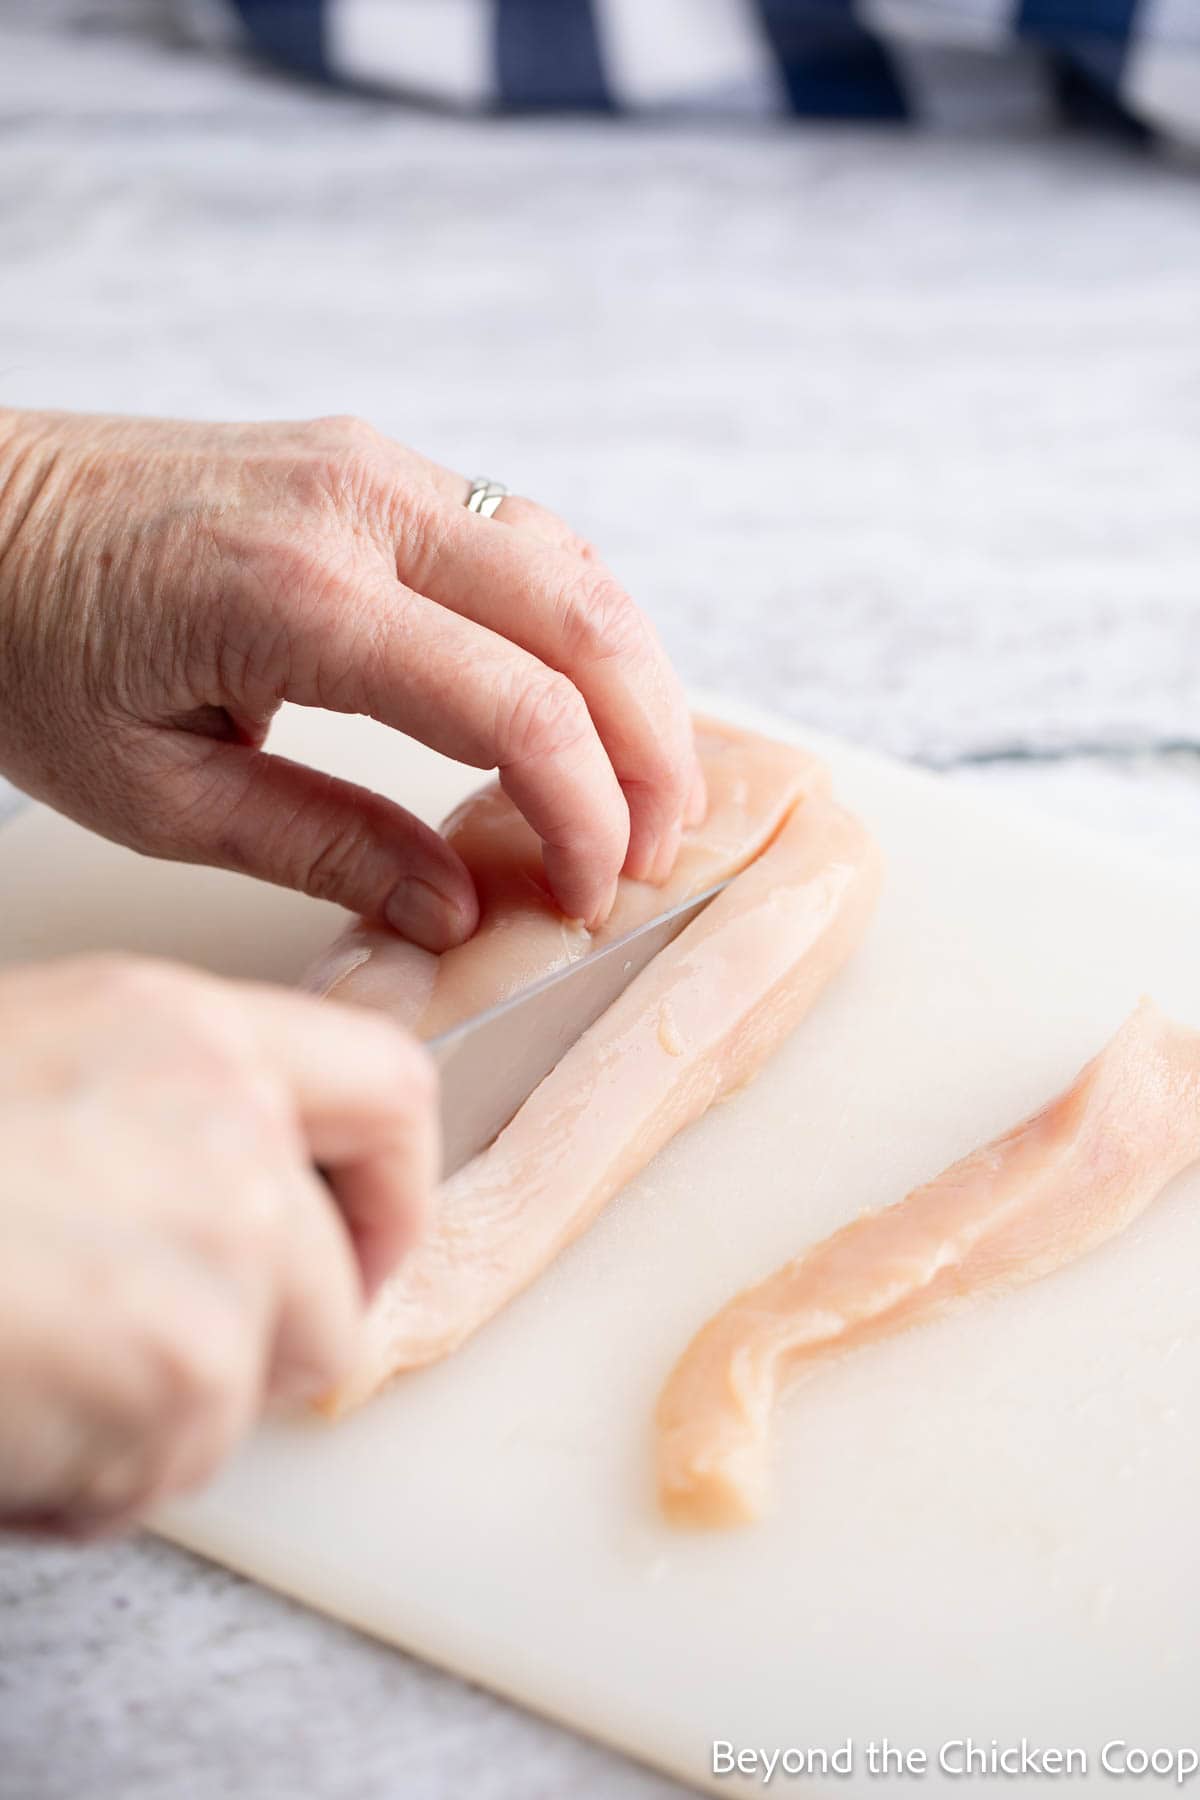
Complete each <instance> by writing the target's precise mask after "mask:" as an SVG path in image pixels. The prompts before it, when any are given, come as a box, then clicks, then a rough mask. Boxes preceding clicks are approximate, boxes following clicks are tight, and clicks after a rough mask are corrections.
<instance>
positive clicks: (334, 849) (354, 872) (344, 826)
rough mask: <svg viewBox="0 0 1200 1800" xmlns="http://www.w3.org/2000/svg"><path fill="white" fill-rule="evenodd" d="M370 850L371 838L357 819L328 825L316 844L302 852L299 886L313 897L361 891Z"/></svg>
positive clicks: (369, 860)
mask: <svg viewBox="0 0 1200 1800" xmlns="http://www.w3.org/2000/svg"><path fill="white" fill-rule="evenodd" d="M373 851H374V842H373V839H372V837H371V835H370V833H369V832H368V831H367V830H365V829H364V827H363V825H362V824H361V823H360V822H359V821H358V820H357V819H354V818H349V819H346V820H343V821H339V822H338V823H337V824H336V825H334V826H332V827H328V826H327V827H326V828H325V829H324V830H323V831H322V833H321V835H320V838H319V840H318V841H317V843H316V844H315V845H312V846H309V847H307V848H306V849H305V850H304V851H302V852H301V861H300V867H299V870H298V874H299V885H300V887H301V888H302V890H303V892H304V893H306V894H308V895H309V896H310V897H311V898H312V899H314V900H337V899H338V898H339V897H340V896H341V895H343V894H348V893H351V892H354V893H360V892H361V889H362V877H363V876H364V874H365V873H366V871H367V869H368V867H369V865H370V863H371V861H372V856H373Z"/></svg>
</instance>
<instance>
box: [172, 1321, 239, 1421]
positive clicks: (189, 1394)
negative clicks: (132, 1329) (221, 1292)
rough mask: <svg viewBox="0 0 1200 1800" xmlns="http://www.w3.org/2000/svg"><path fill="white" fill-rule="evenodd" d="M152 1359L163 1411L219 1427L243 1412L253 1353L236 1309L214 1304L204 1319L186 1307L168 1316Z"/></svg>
mask: <svg viewBox="0 0 1200 1800" xmlns="http://www.w3.org/2000/svg"><path fill="white" fill-rule="evenodd" d="M151 1360H152V1363H153V1374H154V1377H155V1383H156V1390H157V1395H158V1401H159V1411H160V1413H161V1414H162V1415H164V1416H165V1417H167V1418H169V1419H171V1420H176V1421H179V1423H180V1424H181V1425H189V1426H190V1425H192V1424H193V1423H194V1422H195V1420H196V1419H197V1418H199V1419H202V1420H204V1421H205V1422H206V1423H207V1424H209V1425H210V1426H211V1427H215V1428H216V1429H218V1430H220V1429H222V1428H226V1427H228V1426H230V1425H231V1423H232V1421H233V1420H234V1419H235V1418H236V1417H238V1416H239V1415H240V1414H241V1412H242V1410H243V1407H244V1404H245V1398H246V1390H247V1386H248V1384H249V1380H250V1359H249V1357H248V1356H247V1353H246V1345H245V1342H244V1334H243V1331H242V1330H241V1328H240V1324H239V1320H238V1318H237V1316H236V1315H235V1313H234V1312H233V1310H232V1309H228V1310H224V1309H222V1310H218V1309H216V1308H214V1309H212V1310H211V1312H210V1313H209V1316H207V1317H205V1318H203V1319H199V1318H197V1317H196V1316H195V1315H194V1314H189V1313H188V1312H186V1311H182V1312H181V1311H176V1313H175V1314H174V1315H173V1316H172V1317H171V1318H169V1319H168V1318H164V1319H163V1321H162V1323H161V1325H160V1327H159V1330H158V1332H157V1333H156V1335H155V1338H154V1340H153V1343H152V1346H151Z"/></svg>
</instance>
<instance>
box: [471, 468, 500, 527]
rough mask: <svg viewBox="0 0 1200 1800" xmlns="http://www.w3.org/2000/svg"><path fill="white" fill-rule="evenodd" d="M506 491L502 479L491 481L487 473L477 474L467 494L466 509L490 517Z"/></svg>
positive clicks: (486, 517)
mask: <svg viewBox="0 0 1200 1800" xmlns="http://www.w3.org/2000/svg"><path fill="white" fill-rule="evenodd" d="M507 493H508V489H507V488H506V487H505V485H504V483H503V482H502V481H493V480H492V479H491V477H490V476H488V475H477V476H476V477H475V479H474V481H473V482H472V483H471V491H470V493H469V494H468V495H467V511H468V512H473V513H479V514H480V516H481V517H482V518H485V519H490V518H491V517H492V515H493V513H494V512H495V510H496V508H497V507H498V506H499V504H500V502H501V501H502V500H503V499H504V497H505V495H506V494H507Z"/></svg>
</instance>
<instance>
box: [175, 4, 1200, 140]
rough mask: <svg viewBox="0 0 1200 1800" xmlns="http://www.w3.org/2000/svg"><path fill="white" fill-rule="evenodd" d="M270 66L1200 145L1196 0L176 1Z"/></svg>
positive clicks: (513, 90) (540, 93) (440, 84)
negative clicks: (1127, 134)
mask: <svg viewBox="0 0 1200 1800" xmlns="http://www.w3.org/2000/svg"><path fill="white" fill-rule="evenodd" d="M179 4H180V5H181V6H183V8H184V10H185V11H186V12H187V13H188V14H189V15H190V17H191V18H192V19H193V21H194V20H195V19H196V18H197V17H198V16H199V14H200V11H201V9H205V10H207V12H208V15H209V23H210V25H217V24H219V18H218V14H219V13H221V12H223V13H224V16H225V19H226V22H227V23H229V22H231V21H236V26H237V28H238V30H239V31H240V33H241V35H242V37H243V38H244V39H245V40H247V41H248V42H249V43H250V44H251V45H252V46H253V47H254V48H256V49H257V51H258V52H259V53H260V54H262V55H264V56H266V57H268V58H270V59H272V60H273V61H277V62H281V63H285V64H287V65H289V66H290V67H292V68H294V69H296V70H299V71H301V72H302V73H304V74H306V75H308V76H312V77H316V78H318V79H320V80H326V81H331V82H341V83H349V84H354V85H359V86H364V87H368V88H371V89H375V90H377V91H380V92H387V93H392V94H395V95H397V96H400V97H403V98H407V99H412V100H419V101H424V102H432V103H436V104H442V105H447V106H457V107H470V108H497V109H530V108H535V109H536V108H548V109H584V110H589V111H603V112H642V111H651V112H671V111H685V112H696V111H700V112H723V113H733V114H743V115H755V114H757V115H778V114H788V113H791V114H794V115H797V116H802V117H807V118H843V119H846V118H848V119H880V120H914V121H917V122H920V123H928V124H932V125H945V126H952V127H955V128H960V129H961V128H963V127H970V126H977V127H980V128H983V129H995V128H996V127H1000V128H1004V127H1022V126H1023V127H1036V126H1043V125H1047V124H1050V123H1053V122H1055V121H1056V120H1058V119H1061V118H1063V117H1064V116H1065V117H1069V118H1074V117H1083V118H1085V119H1088V120H1091V121H1097V122H1102V123H1107V124H1110V125H1114V126H1117V127H1121V128H1125V129H1128V130H1131V131H1135V132H1137V131H1142V132H1145V133H1148V134H1155V135H1163V136H1166V137H1170V138H1178V139H1182V140H1185V141H1190V142H1192V143H1200V0H179Z"/></svg>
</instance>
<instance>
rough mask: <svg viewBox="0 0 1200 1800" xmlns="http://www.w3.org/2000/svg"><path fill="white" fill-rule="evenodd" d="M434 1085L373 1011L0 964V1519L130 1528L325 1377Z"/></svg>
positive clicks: (426, 1155) (397, 1232) (164, 972)
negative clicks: (266, 1408)
mask: <svg viewBox="0 0 1200 1800" xmlns="http://www.w3.org/2000/svg"><path fill="white" fill-rule="evenodd" d="M434 1092H435V1079H434V1074H433V1068H432V1064H431V1063H430V1061H429V1058H428V1056H427V1055H426V1053H425V1051H424V1050H423V1049H422V1048H421V1046H420V1045H419V1044H418V1043H417V1042H416V1041H415V1039H411V1038H409V1037H407V1036H406V1034H405V1033H403V1032H402V1031H400V1030H399V1028H398V1027H396V1026H395V1025H393V1024H392V1023H390V1021H388V1020H386V1019H384V1018H383V1017H382V1016H381V1015H379V1014H376V1013H371V1012H367V1011H365V1010H361V1011H360V1010H357V1009H353V1008H350V1007H341V1006H337V1005H335V1004H334V1003H333V1002H331V1001H317V1000H315V999H309V998H307V997H305V996H302V995H299V994H290V993H287V992H285V991H283V990H282V989H279V990H277V989H273V988H269V987H266V986H256V985H251V984H249V983H233V982H222V981H218V980H217V979H215V978H214V977H210V976H204V975H200V974H197V973H195V972H193V971H191V970H188V969H185V968H182V967H178V966H175V965H173V964H169V963H154V962H149V961H144V962H143V961H135V960H133V959H125V958H94V957H89V958H78V959H72V960H68V961H63V962H58V963H45V964H40V965H39V964H33V965H29V966H27V967H18V968H12V969H8V970H4V971H0V1526H4V1525H8V1526H10V1527H11V1526H17V1527H21V1526H24V1527H26V1528H40V1529H42V1530H58V1531H65V1532H69V1533H71V1534H74V1535H90V1534H92V1533H94V1532H96V1531H99V1530H106V1529H112V1528H114V1527H116V1526H119V1525H122V1524H125V1523H127V1522H129V1521H130V1520H132V1519H133V1518H134V1517H135V1516H136V1515H137V1514H138V1513H140V1512H141V1511H143V1510H144V1509H145V1508H146V1507H147V1506H149V1505H150V1504H151V1503H152V1502H154V1501H157V1500H159V1499H162V1498H163V1497H164V1496H166V1495H168V1494H170V1493H174V1492H176V1491H178V1490H180V1489H182V1488H185V1487H189V1486H191V1485H193V1484H194V1483H196V1482H199V1481H201V1480H203V1479H204V1478H205V1477H206V1476H207V1475H208V1474H210V1473H211V1472H212V1470H213V1469H214V1468H215V1467H216V1466H217V1464H218V1463H219V1462H220V1461H221V1460H222V1459H223V1457H224V1456H225V1455H226V1454H227V1453H228V1451H229V1450H230V1449H231V1448H232V1447H233V1445H234V1444H235V1442H236V1441H237V1439H238V1438H239V1437H240V1436H241V1434H242V1433H243V1432H244V1431H245V1430H246V1429H247V1428H248V1426H249V1425H250V1424H251V1423H252V1421H253V1420H254V1418H255V1417H256V1416H257V1414H258V1412H259V1410H260V1407H261V1405H262V1404H263V1402H264V1401H265V1400H266V1399H268V1398H270V1397H272V1396H278V1397H285V1396H286V1397H297V1396H300V1395H303V1394H314V1393H317V1392H320V1391H322V1390H324V1389H326V1388H328V1387H330V1386H332V1385H333V1384H334V1383H335V1382H336V1381H337V1380H338V1379H339V1377H341V1376H342V1375H343V1374H344V1373H345V1372H346V1369H347V1367H348V1366H349V1364H350V1362H351V1361H352V1358H353V1354H354V1350H355V1345H356V1341H357V1333H358V1327H359V1324H360V1320H361V1315H362V1312H363V1309H364V1305H365V1302H366V1298H367V1296H368V1294H369V1292H370V1291H371V1290H372V1289H373V1287H374V1286H375V1285H376V1284H377V1283H378V1282H379V1280H380V1279H382V1277H383V1276H384V1275H385V1274H386V1273H387V1272H388V1270H389V1269H390V1268H391V1267H392V1265H393V1264H394V1263H395V1261H396V1259H397V1257H398V1255H399V1254H400V1252H401V1251H402V1249H403V1248H404V1246H405V1245H406V1243H407V1242H408V1241H409V1240H410V1239H411V1238H413V1237H414V1236H415V1235H417V1234H418V1233H419V1230H420V1227H421V1223H422V1218H423V1214H424V1212H425V1209H426V1207H427V1204H428V1202H429V1198H430V1194H431V1192H432V1187H433V1182H434V1179H435V1175H436V1160H437V1127H436V1111H435V1107H434V1103H433V1101H434ZM314 1164H319V1165H320V1166H321V1168H322V1169H323V1170H324V1171H325V1177H326V1178H325V1180H322V1178H321V1176H320V1175H318V1174H317V1172H316V1169H315V1167H314Z"/></svg>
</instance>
